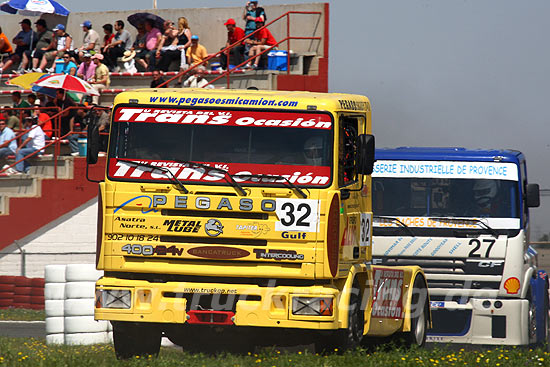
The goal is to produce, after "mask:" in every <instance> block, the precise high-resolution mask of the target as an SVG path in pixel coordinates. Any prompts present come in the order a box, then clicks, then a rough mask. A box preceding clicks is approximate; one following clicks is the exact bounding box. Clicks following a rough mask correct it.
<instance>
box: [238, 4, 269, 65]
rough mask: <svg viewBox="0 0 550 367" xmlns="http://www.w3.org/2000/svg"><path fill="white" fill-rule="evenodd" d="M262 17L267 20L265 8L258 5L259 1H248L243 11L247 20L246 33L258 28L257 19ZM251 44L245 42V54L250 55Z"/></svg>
mask: <svg viewBox="0 0 550 367" xmlns="http://www.w3.org/2000/svg"><path fill="white" fill-rule="evenodd" d="M258 18H260V19H262V20H263V21H264V22H265V21H266V20H267V18H266V15H265V10H264V8H262V7H259V6H258V2H257V1H255V0H252V1H247V2H246V6H245V7H244V12H243V19H244V21H245V25H244V34H245V35H247V36H248V35H249V34H251V33H253V32H254V31H255V30H256V29H257V28H256V19H258ZM250 47H251V45H250V44H249V43H245V50H244V53H245V55H248V53H249V52H250Z"/></svg>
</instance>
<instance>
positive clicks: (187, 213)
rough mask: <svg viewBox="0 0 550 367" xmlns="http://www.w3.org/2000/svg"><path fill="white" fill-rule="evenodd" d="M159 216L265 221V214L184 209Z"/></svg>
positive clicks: (266, 216)
mask: <svg viewBox="0 0 550 367" xmlns="http://www.w3.org/2000/svg"><path fill="white" fill-rule="evenodd" d="M161 214H162V215H164V216H171V217H197V218H237V219H253V220H267V219H268V217H269V215H268V214H267V213H253V212H242V211H234V212H230V211H221V210H220V211H216V210H185V209H181V210H180V209H162V210H161Z"/></svg>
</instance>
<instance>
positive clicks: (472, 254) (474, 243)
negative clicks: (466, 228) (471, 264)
mask: <svg viewBox="0 0 550 367" xmlns="http://www.w3.org/2000/svg"><path fill="white" fill-rule="evenodd" d="M495 242H496V241H495V240H492V239H484V240H483V243H484V244H487V250H486V251H485V257H489V255H490V254H491V249H492V248H493V245H494V244H495ZM468 244H469V245H470V246H474V248H473V249H472V251H470V253H469V254H468V257H481V254H478V253H477V252H478V250H480V249H481V241H480V240H478V239H476V238H474V239H471V240H470V243H468Z"/></svg>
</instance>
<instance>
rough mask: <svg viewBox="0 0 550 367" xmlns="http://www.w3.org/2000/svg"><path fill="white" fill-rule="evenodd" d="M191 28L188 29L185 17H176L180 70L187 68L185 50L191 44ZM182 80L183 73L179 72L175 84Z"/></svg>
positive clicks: (178, 84)
mask: <svg viewBox="0 0 550 367" xmlns="http://www.w3.org/2000/svg"><path fill="white" fill-rule="evenodd" d="M191 37H192V35H191V29H189V24H188V22H187V18H185V17H179V18H178V49H179V50H180V52H181V55H180V71H184V70H187V68H188V67H189V65H188V64H187V56H186V52H187V49H188V48H189V46H191ZM182 80H183V73H180V74H179V76H178V82H177V83H176V85H177V86H178V87H181V82H182Z"/></svg>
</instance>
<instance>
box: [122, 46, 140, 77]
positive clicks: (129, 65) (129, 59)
mask: <svg viewBox="0 0 550 367" xmlns="http://www.w3.org/2000/svg"><path fill="white" fill-rule="evenodd" d="M135 56H136V51H134V50H126V51H124V54H123V56H122V58H121V59H120V61H122V65H123V67H124V70H123V72H125V73H137V68H136V60H134V57H135Z"/></svg>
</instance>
